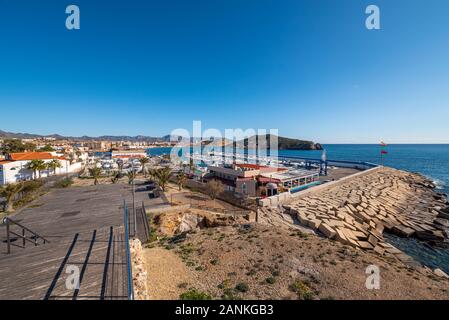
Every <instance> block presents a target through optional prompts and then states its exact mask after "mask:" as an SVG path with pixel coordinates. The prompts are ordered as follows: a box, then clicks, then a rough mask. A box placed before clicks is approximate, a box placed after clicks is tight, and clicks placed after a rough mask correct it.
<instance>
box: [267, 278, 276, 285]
mask: <svg viewBox="0 0 449 320" xmlns="http://www.w3.org/2000/svg"><path fill="white" fill-rule="evenodd" d="M265 282H266V283H268V284H274V283H275V282H276V278H275V277H268V278H266V279H265Z"/></svg>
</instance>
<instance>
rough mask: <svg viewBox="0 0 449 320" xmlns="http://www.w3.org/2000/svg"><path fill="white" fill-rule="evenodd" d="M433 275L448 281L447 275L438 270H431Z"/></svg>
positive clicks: (448, 276)
mask: <svg viewBox="0 0 449 320" xmlns="http://www.w3.org/2000/svg"><path fill="white" fill-rule="evenodd" d="M433 273H435V274H436V275H437V276H439V277H442V278H446V279H449V275H448V274H447V273H446V272H444V271H443V270H441V269H439V268H437V269H435V270H433Z"/></svg>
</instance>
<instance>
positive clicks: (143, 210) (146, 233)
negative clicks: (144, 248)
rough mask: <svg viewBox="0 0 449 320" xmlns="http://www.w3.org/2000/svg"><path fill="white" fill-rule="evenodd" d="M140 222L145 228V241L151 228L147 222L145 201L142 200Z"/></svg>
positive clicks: (148, 238)
mask: <svg viewBox="0 0 449 320" xmlns="http://www.w3.org/2000/svg"><path fill="white" fill-rule="evenodd" d="M142 222H143V225H144V229H145V236H146V241H148V240H150V234H151V228H150V223H149V222H148V216H147V210H146V209H145V203H144V202H143V201H142Z"/></svg>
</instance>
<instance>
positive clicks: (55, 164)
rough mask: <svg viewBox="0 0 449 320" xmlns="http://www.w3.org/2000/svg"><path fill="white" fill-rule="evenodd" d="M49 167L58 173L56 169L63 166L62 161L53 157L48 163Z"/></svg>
mask: <svg viewBox="0 0 449 320" xmlns="http://www.w3.org/2000/svg"><path fill="white" fill-rule="evenodd" d="M47 168H48V169H49V170H52V171H53V173H54V174H55V175H56V169H58V168H62V165H61V162H59V160H57V159H53V160H51V161H50V162H48V163H47Z"/></svg>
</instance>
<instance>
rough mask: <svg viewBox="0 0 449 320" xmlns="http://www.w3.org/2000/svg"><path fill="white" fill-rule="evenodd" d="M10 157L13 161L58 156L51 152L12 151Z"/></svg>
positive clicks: (45, 158)
mask: <svg viewBox="0 0 449 320" xmlns="http://www.w3.org/2000/svg"><path fill="white" fill-rule="evenodd" d="M9 157H10V159H11V160H13V161H24V160H47V159H56V158H57V157H55V156H54V155H52V154H51V153H50V152H18V153H10V154H9Z"/></svg>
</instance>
